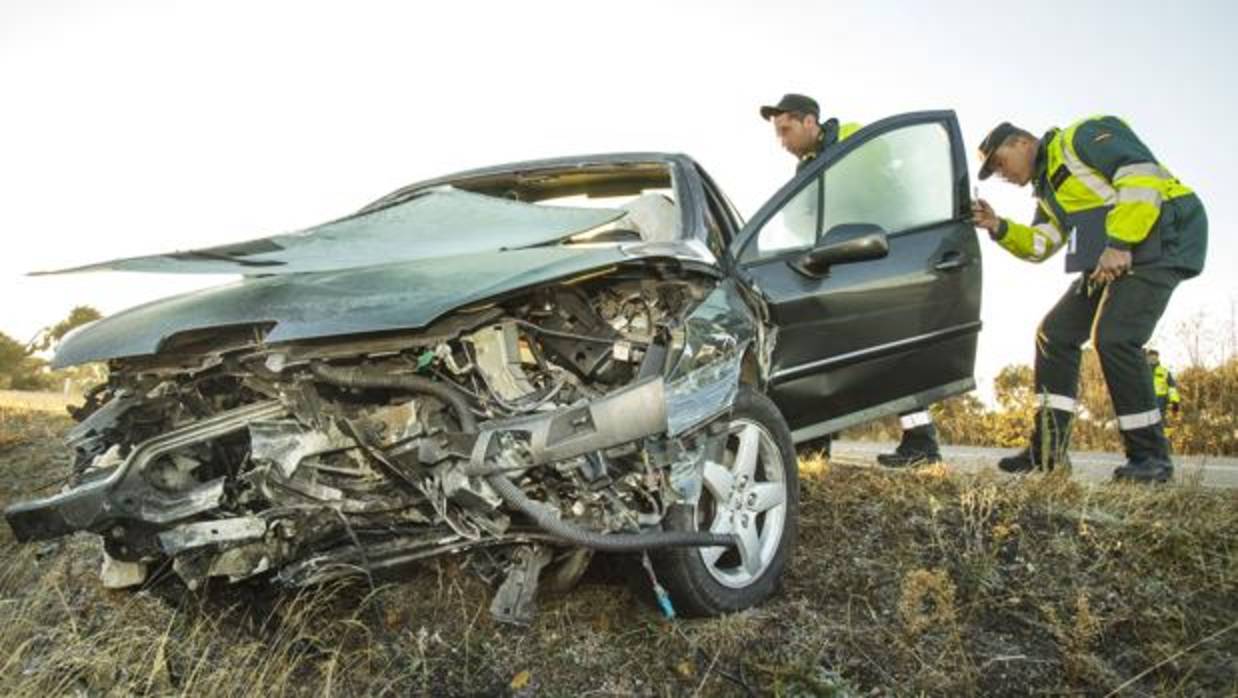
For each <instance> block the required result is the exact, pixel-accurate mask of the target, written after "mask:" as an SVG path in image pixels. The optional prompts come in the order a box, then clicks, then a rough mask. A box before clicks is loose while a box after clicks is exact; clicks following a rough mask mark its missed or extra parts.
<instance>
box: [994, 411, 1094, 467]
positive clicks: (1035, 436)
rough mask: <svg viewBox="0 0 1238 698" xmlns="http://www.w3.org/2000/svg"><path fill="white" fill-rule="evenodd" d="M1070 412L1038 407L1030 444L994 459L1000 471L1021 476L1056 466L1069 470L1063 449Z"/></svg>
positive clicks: (1068, 428) (1066, 445)
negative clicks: (1010, 454) (996, 459)
mask: <svg viewBox="0 0 1238 698" xmlns="http://www.w3.org/2000/svg"><path fill="white" fill-rule="evenodd" d="M1074 417H1075V415H1074V413H1072V412H1066V411H1064V410H1054V409H1048V410H1042V411H1041V412H1039V413H1038V414H1037V415H1036V427H1035V428H1034V429H1033V430H1032V438H1031V445H1030V446H1028V447H1027V448H1025V449H1023V450H1022V451H1020V452H1018V453H1016V454H1014V455H1013V456H1006V457H1005V458H1002V459H1001V460H999V461H997V467H998V469H999V470H1001V471H1002V472H1006V473H1014V474H1017V475H1022V474H1025V473H1030V472H1033V471H1037V470H1045V471H1048V470H1053V469H1054V468H1056V467H1058V466H1059V465H1060V466H1061V467H1062V468H1063V469H1065V470H1066V471H1068V472H1069V471H1070V458H1069V457H1068V456H1067V455H1066V450H1067V448H1068V447H1069V445H1070V427H1071V424H1072V422H1073V421H1074Z"/></svg>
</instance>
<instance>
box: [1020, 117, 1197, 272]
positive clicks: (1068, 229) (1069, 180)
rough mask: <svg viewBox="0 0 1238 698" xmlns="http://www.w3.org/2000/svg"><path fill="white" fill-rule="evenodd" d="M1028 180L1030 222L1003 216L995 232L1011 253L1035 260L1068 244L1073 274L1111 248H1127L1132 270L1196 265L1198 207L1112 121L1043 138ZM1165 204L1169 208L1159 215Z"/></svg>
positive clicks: (1087, 122) (1089, 122)
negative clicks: (1032, 206) (1033, 204)
mask: <svg viewBox="0 0 1238 698" xmlns="http://www.w3.org/2000/svg"><path fill="white" fill-rule="evenodd" d="M1033 181H1034V184H1035V189H1036V191H1035V194H1036V197H1037V208H1036V212H1035V215H1034V218H1033V220H1032V224H1031V225H1022V224H1019V223H1016V222H1014V221H1012V220H1009V219H1004V220H1003V223H1002V227H1001V229H999V232H998V235H999V238H998V239H999V242H1000V243H1001V245H1002V247H1004V248H1006V249H1007V250H1009V251H1010V252H1011V253H1013V254H1014V255H1015V256H1018V257H1020V258H1022V259H1027V260H1030V261H1034V262H1041V261H1044V260H1045V259H1048V258H1049V257H1050V256H1052V255H1053V254H1054V253H1055V252H1056V251H1057V250H1059V249H1062V248H1063V247H1068V249H1069V253H1068V254H1069V257H1068V259H1067V270H1068V271H1077V270H1082V269H1090V268H1092V267H1093V266H1095V262H1096V259H1097V258H1099V256H1100V253H1101V252H1102V251H1103V250H1104V248H1105V247H1116V248H1119V249H1124V250H1132V251H1133V255H1134V264H1135V265H1137V266H1138V265H1142V264H1157V265H1158V266H1175V267H1180V268H1182V269H1185V270H1188V271H1193V272H1195V273H1198V272H1199V271H1200V270H1201V269H1202V268H1203V258H1204V252H1205V250H1206V246H1207V242H1206V241H1207V219H1206V217H1204V215H1203V211H1202V205H1200V204H1199V200H1198V198H1197V197H1194V196H1192V191H1191V189H1190V188H1188V187H1187V186H1186V185H1184V184H1182V183H1181V182H1179V181H1178V179H1177V178H1176V177H1174V176H1173V174H1172V173H1170V172H1169V170H1167V169H1166V168H1165V167H1163V166H1162V165H1160V164H1159V163H1158V162H1157V161H1156V158H1155V157H1154V156H1153V155H1152V153H1151V151H1150V150H1149V149H1148V148H1147V146H1145V145H1144V144H1143V143H1142V142H1141V141H1140V140H1139V138H1138V137H1137V136H1136V135H1135V133H1134V132H1133V131H1132V130H1131V129H1130V127H1128V126H1127V125H1126V123H1125V122H1124V121H1122V120H1121V119H1119V118H1118V117H1115V116H1095V117H1090V118H1087V119H1083V120H1081V121H1078V122H1076V123H1075V124H1073V125H1071V126H1070V127H1069V128H1067V129H1066V130H1064V131H1059V130H1057V129H1052V130H1050V131H1049V132H1048V133H1046V134H1045V136H1044V137H1043V138H1042V139H1041V148H1040V151H1039V152H1038V154H1037V158H1036V174H1035V177H1034V180H1033ZM1188 197H1189V198H1188ZM1167 202H1175V203H1174V210H1173V212H1172V215H1169V216H1163V215H1162V208H1163V207H1164V205H1165V204H1166V203H1167ZM1166 238H1171V239H1166ZM1144 243H1147V244H1144Z"/></svg>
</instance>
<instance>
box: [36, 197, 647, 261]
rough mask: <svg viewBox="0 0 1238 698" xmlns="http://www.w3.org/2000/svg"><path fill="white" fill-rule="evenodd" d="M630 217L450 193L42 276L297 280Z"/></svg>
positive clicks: (527, 241) (509, 245)
mask: <svg viewBox="0 0 1238 698" xmlns="http://www.w3.org/2000/svg"><path fill="white" fill-rule="evenodd" d="M623 213H624V212H623V211H619V210H615V209H606V208H571V207H566V206H539V205H536V204H528V203H523V202H519V201H508V200H505V199H499V198H496V197H493V196H485V195H482V194H474V193H472V192H467V191H461V190H457V189H450V188H446V187H444V188H439V189H432V190H430V191H428V192H426V193H425V194H422V195H420V196H417V197H414V198H413V199H411V200H409V201H405V202H402V203H400V204H396V205H394V206H389V207H386V208H381V209H377V210H374V211H370V212H367V213H361V214H356V215H353V216H349V217H346V218H341V219H339V220H336V221H332V222H330V223H325V224H323V225H319V226H316V227H313V228H307V229H306V230H302V231H299V232H294V233H286V234H283V235H272V236H270V237H265V238H258V239H256V240H249V241H246V242H240V243H235V244H231V245H223V246H220V247H210V248H205V249H200V250H189V251H185V252H172V253H168V254H157V255H149V256H143V257H128V258H124V259H114V260H111V261H107V262H100V263H98V264H89V265H86V266H81V267H73V268H71V269H60V270H56V271H47V272H34V274H33V275H36V276H37V275H42V274H68V273H73V272H84V271H109V270H110V271H143V272H158V273H164V274H250V275H269V274H297V273H304V272H322V271H339V270H342V269H355V268H358V267H367V266H373V265H375V264H388V263H392V262H410V261H415V260H421V259H429V258H435V257H453V256H458V255H468V254H475V253H480V252H492V251H496V250H504V249H516V248H522V247H530V246H533V245H543V244H547V243H551V242H555V241H557V240H562V239H564V238H567V237H570V236H572V235H575V234H577V233H580V232H583V231H586V230H589V229H591V228H595V227H597V226H600V225H603V224H605V223H609V222H611V221H613V220H616V219H618V218H619V217H620V216H622V215H623Z"/></svg>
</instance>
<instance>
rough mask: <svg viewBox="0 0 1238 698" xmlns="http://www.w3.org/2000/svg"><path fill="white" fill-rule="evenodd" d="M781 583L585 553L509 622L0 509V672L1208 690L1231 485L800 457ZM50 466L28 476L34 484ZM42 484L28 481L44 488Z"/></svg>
mask: <svg viewBox="0 0 1238 698" xmlns="http://www.w3.org/2000/svg"><path fill="white" fill-rule="evenodd" d="M67 426H68V421H67V420H65V419H63V418H56V417H52V416H49V415H46V414H30V413H22V414H17V413H10V412H9V411H4V412H0V428H2V429H3V431H0V434H3V435H5V436H7V437H9V438H8V440H7V441H0V468H3V472H4V477H3V478H0V500H2V501H3V502H4V503H6V504H7V503H8V502H11V501H14V500H16V499H18V498H24V497H28V496H30V493H31V492H32V491H33V490H34V489H35V488H38V487H43V488H44V490H45V491H50V490H51V489H54V487H55V485H54V483H55V482H56V481H57V480H58V478H60V477H63V475H64V474H65V469H66V467H67V464H66V461H65V460H64V459H63V457H62V454H61V451H60V449H59V448H58V446H57V444H56V441H55V439H56V436H57V435H58V434H59V433H60V432H61V431H63V429H65V428H66V427H67ZM801 471H802V478H803V484H802V487H803V493H802V501H803V504H802V507H803V509H802V512H801V529H800V546H799V550H798V553H797V555H796V558H795V560H794V564H793V566H792V571H791V573H790V575H789V577H788V578H787V581H786V586H785V589H784V590H783V592H782V593H781V594H780V595H778V596H777V597H776V598H775V599H774V600H773V601H772V602H771V603H768V604H766V605H764V606H762V607H760V608H755V609H751V610H749V611H745V612H743V613H739V614H735V615H732V616H729V617H725V618H717V619H711V620H692V621H684V620H677V621H666V620H664V619H663V618H662V617H661V616H660V615H659V614H658V612H657V610H656V608H655V606H654V605H653V603H652V594H651V592H650V591H649V589H648V585H647V583H646V582H645V580H644V579H643V578H642V577H641V576H640V575H639V573H637V572H634V570H633V567H632V566H631V565H628V564H625V561H624V560H623V559H619V558H598V559H597V560H596V561H595V564H594V565H593V567H592V568H591V569H590V571H589V573H588V575H587V576H586V578H585V580H584V582H583V583H582V584H581V586H580V587H578V588H577V589H576V590H575V591H573V592H571V593H569V594H565V595H561V596H555V597H548V598H545V599H543V600H542V602H541V613H540V614H539V616H538V617H537V620H536V621H535V623H534V624H533V626H532V627H530V628H526V629H521V628H512V627H507V626H502V625H498V624H495V623H494V622H493V621H492V620H491V618H490V615H489V612H488V606H489V602H490V596H491V589H490V588H489V587H488V586H487V585H486V584H484V583H483V582H481V581H480V580H478V579H477V578H476V577H475V576H474V575H472V574H471V573H470V571H469V570H467V569H461V565H460V561H458V560H446V561H440V562H438V563H434V564H430V565H426V566H424V567H422V568H420V569H419V570H418V571H417V572H415V573H414V574H412V575H411V576H409V577H408V578H406V579H405V580H403V581H401V582H399V583H392V584H386V585H382V586H378V587H376V588H371V587H369V586H368V585H366V584H364V583H361V584H351V585H341V586H333V587H330V588H324V589H318V590H315V591H313V592H311V593H301V594H294V593H288V592H279V591H276V590H271V589H269V588H266V587H264V586H262V585H246V586H225V585H210V586H208V588H206V589H205V590H203V591H201V592H199V593H195V594H191V593H189V592H187V591H186V590H185V589H184V587H182V586H181V585H180V584H178V583H177V582H176V581H175V580H174V578H173V577H172V576H170V575H168V574H166V573H163V574H158V575H157V576H156V580H155V581H154V582H152V583H151V584H150V585H148V587H147V588H145V589H143V590H141V591H138V592H108V591H106V590H104V589H102V588H101V587H100V585H99V583H98V580H97V576H96V573H97V571H98V569H97V567H98V555H99V552H98V545H97V542H96V541H95V540H93V539H92V538H91V537H88V536H77V537H74V538H72V539H70V540H67V541H63V542H60V543H55V544H47V545H24V546H18V545H16V544H15V543H14V542H13V541H12V537H11V534H10V533H9V531H8V530H7V527H3V526H0V555H3V565H0V569H2V570H3V571H2V572H0V628H3V630H0V664H2V665H3V666H2V667H0V693H2V694H3V695H8V696H40V697H41V696H45V695H75V694H76V695H155V694H157V695H168V694H186V695H208V696H209V695H229V696H231V695H272V694H274V695H325V694H339V695H407V694H410V693H411V694H431V695H495V694H509V695H534V694H538V695H585V694H597V695H694V694H700V695H752V694H757V695H765V694H776V695H865V694H872V693H873V692H876V693H877V694H882V695H885V694H899V695H917V694H932V695H986V696H1002V695H1011V696H1014V695H1020V696H1021V695H1027V694H1029V693H1045V694H1085V695H1105V694H1107V693H1109V692H1111V691H1114V690H1118V689H1122V690H1123V694H1124V695H1158V696H1161V695H1169V696H1174V695H1182V696H1186V695H1227V694H1228V695H1232V694H1233V693H1234V692H1235V691H1236V690H1238V666H1236V664H1235V662H1236V661H1238V660H1235V657H1238V628H1235V622H1236V621H1238V601H1236V599H1238V494H1235V493H1234V492H1231V491H1204V490H1201V489H1197V488H1192V487H1174V488H1159V489H1149V488H1139V487H1133V486H1113V485H1105V486H1099V487H1084V486H1081V485H1079V484H1076V483H1071V482H1069V481H1065V480H1062V479H1057V478H1051V477H1050V478H1032V479H1026V480H1007V479H997V478H995V477H985V476H980V477H964V476H960V475H956V474H953V473H951V472H950V470H949V468H937V469H931V470H926V471H917V472H910V473H903V472H887V471H879V470H873V469H865V468H846V467H831V466H829V465H827V464H825V463H823V462H821V461H820V460H819V459H808V460H805V461H804V462H803V463H802V467H801ZM49 483H51V484H49ZM49 488H50V489H49Z"/></svg>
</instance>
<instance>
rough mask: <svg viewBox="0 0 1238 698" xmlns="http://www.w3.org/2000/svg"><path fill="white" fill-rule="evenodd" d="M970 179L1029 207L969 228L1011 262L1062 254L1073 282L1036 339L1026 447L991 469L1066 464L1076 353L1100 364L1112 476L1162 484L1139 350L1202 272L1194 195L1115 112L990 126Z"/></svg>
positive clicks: (1163, 451) (1161, 453) (1169, 469)
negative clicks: (1114, 418)
mask: <svg viewBox="0 0 1238 698" xmlns="http://www.w3.org/2000/svg"><path fill="white" fill-rule="evenodd" d="M980 155H981V157H982V158H983V160H984V165H983V166H982V167H981V169H980V179H986V178H987V177H989V175H991V174H992V173H994V172H996V173H998V174H999V175H1001V176H1002V178H1003V179H1005V180H1006V181H1008V182H1010V183H1012V184H1015V185H1017V186H1023V185H1025V184H1029V183H1030V184H1031V185H1032V187H1033V195H1034V196H1035V197H1036V199H1037V207H1036V212H1035V214H1034V216H1033V218H1032V224H1031V225H1023V224H1020V223H1016V222H1014V221H1013V220H1010V219H1006V218H1000V217H998V216H997V215H996V214H995V213H994V211H993V209H992V207H991V206H989V204H988V203H987V202H985V201H983V200H980V201H976V202H974V203H973V205H972V220H973V222H974V223H975V224H976V225H977V226H978V227H982V228H985V229H987V230H988V231H989V235H990V237H992V238H993V239H994V240H995V241H997V243H998V244H999V245H1001V246H1002V247H1003V248H1005V249H1006V250H1008V251H1010V252H1011V253H1012V254H1014V255H1015V256H1017V257H1020V258H1022V259H1026V260H1029V261H1033V262H1043V261H1044V260H1046V259H1048V258H1049V257H1050V256H1052V255H1053V254H1054V253H1055V252H1056V251H1058V250H1059V249H1061V248H1063V247H1065V248H1066V249H1067V253H1066V271H1067V272H1068V273H1071V272H1077V273H1079V276H1078V277H1077V278H1076V279H1075V280H1074V282H1072V283H1071V285H1070V288H1069V290H1067V292H1066V294H1065V295H1064V296H1062V298H1061V300H1059V301H1058V302H1057V305H1055V306H1054V307H1053V309H1052V310H1050V311H1049V313H1048V314H1047V315H1046V316H1045V318H1044V320H1043V321H1042V322H1041V324H1040V328H1039V329H1038V331H1037V333H1036V378H1035V381H1036V382H1035V388H1036V392H1037V394H1039V395H1040V400H1041V412H1040V416H1039V418H1038V419H1037V420H1036V424H1035V425H1034V427H1033V430H1032V437H1031V443H1030V445H1029V446H1028V448H1027V449H1025V450H1024V451H1023V452H1022V453H1019V454H1017V455H1015V456H1010V457H1007V458H1003V459H1002V460H1001V462H1000V463H999V464H998V465H999V467H1000V468H1001V469H1002V470H1005V471H1007V472H1015V473H1025V472H1029V471H1031V470H1035V469H1038V468H1051V467H1053V466H1054V465H1055V464H1056V463H1060V462H1064V461H1065V456H1066V449H1067V447H1068V445H1069V438H1070V425H1071V421H1072V420H1073V418H1074V414H1075V410H1076V405H1077V402H1076V398H1077V395H1078V385H1079V360H1080V347H1081V345H1082V344H1083V343H1084V342H1085V341H1087V340H1088V339H1089V337H1090V338H1091V340H1092V345H1093V346H1094V347H1095V348H1096V351H1097V354H1098V355H1099V356H1100V364H1101V369H1102V371H1103V372H1104V376H1105V384H1106V386H1107V387H1108V389H1109V396H1110V398H1111V399H1112V400H1113V406H1114V409H1115V411H1116V412H1117V415H1118V428H1119V429H1121V432H1122V442H1123V445H1124V447H1125V450H1126V456H1127V463H1126V464H1125V465H1123V466H1121V467H1120V468H1118V469H1117V470H1116V471H1115V473H1114V476H1115V478H1117V479H1127V480H1135V481H1144V482H1164V481H1166V480H1168V479H1169V478H1171V477H1172V476H1173V463H1172V462H1171V461H1170V458H1169V444H1168V442H1167V441H1166V439H1165V433H1164V428H1163V424H1162V421H1161V412H1160V410H1158V409H1157V404H1156V395H1155V393H1154V392H1153V387H1152V382H1151V381H1149V380H1148V368H1147V366H1146V364H1145V363H1144V357H1143V355H1142V354H1143V352H1142V347H1143V345H1144V344H1145V343H1146V342H1147V341H1148V339H1149V338H1150V337H1151V335H1152V331H1153V329H1154V328H1155V326H1156V322H1157V320H1159V319H1160V317H1161V315H1162V314H1163V313H1164V312H1165V307H1166V305H1168V303H1169V298H1170V296H1171V295H1172V294H1173V291H1174V288H1175V287H1176V286H1177V285H1178V283H1179V282H1181V281H1183V280H1185V279H1189V278H1191V277H1194V276H1197V275H1198V274H1199V273H1200V272H1201V271H1202V270H1203V267H1204V257H1205V255H1206V252H1207V246H1208V219H1207V216H1206V215H1205V213H1204V207H1203V204H1202V203H1201V202H1200V200H1199V198H1198V197H1197V196H1196V195H1195V194H1194V193H1193V192H1192V191H1191V190H1190V189H1189V188H1187V187H1186V186H1185V185H1184V184H1182V183H1181V182H1180V181H1178V179H1177V177H1175V176H1174V175H1173V174H1172V173H1170V171H1169V170H1168V169H1166V168H1165V167H1164V166H1163V165H1161V164H1160V163H1159V162H1158V161H1157V159H1156V157H1154V156H1153V155H1152V152H1151V151H1150V150H1149V149H1148V147H1147V146H1146V145H1144V143H1143V142H1142V141H1141V140H1140V139H1139V137H1138V136H1136V135H1135V133H1134V131H1132V130H1131V129H1130V127H1129V126H1127V124H1126V123H1125V122H1124V121H1122V120H1121V119H1119V118H1117V117H1115V116H1095V117H1090V118H1087V119H1083V120H1081V121H1078V122H1076V123H1074V124H1072V125H1071V126H1070V127H1068V128H1066V129H1056V128H1055V129H1050V130H1049V131H1048V132H1047V133H1045V134H1044V136H1042V137H1040V138H1036V137H1035V136H1033V135H1032V134H1031V133H1028V132H1027V131H1024V130H1023V129H1020V128H1018V127H1015V126H1013V125H1011V124H1010V123H1002V124H999V125H998V126H997V127H996V128H994V129H993V130H992V131H991V132H990V133H989V134H988V136H987V137H986V138H985V139H984V142H983V143H981V144H980Z"/></svg>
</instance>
